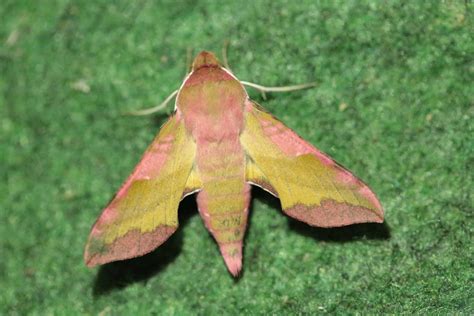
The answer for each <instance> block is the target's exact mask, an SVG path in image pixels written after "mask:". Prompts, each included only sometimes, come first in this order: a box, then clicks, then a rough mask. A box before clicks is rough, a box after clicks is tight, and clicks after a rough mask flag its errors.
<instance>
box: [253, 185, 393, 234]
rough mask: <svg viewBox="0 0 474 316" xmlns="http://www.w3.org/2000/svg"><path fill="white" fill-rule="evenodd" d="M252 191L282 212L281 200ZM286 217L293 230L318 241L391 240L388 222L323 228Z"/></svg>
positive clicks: (256, 196)
mask: <svg viewBox="0 0 474 316" xmlns="http://www.w3.org/2000/svg"><path fill="white" fill-rule="evenodd" d="M252 189H253V190H252V194H253V196H254V197H255V198H257V199H259V200H260V201H261V202H263V203H265V204H266V205H267V206H268V207H271V208H275V209H278V210H280V211H281V205H280V200H278V198H276V197H274V196H273V195H271V194H270V193H268V192H266V191H264V190H262V189H260V188H256V187H253V188H252ZM282 213H283V212H282ZM283 214H284V213H283ZM284 215H285V214H284ZM285 216H286V217H287V219H288V226H289V228H290V229H291V230H293V231H295V232H297V233H299V234H301V235H303V236H306V237H310V238H313V239H315V240H317V241H325V242H340V243H343V242H350V241H354V240H359V239H363V238H365V239H370V240H387V239H390V236H391V235H390V227H389V226H388V224H387V222H383V223H382V224H378V223H362V224H353V225H349V226H343V227H333V228H322V227H314V226H310V225H308V224H306V223H303V222H300V221H298V220H296V219H294V218H291V217H289V216H287V215H285Z"/></svg>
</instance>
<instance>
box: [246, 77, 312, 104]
mask: <svg viewBox="0 0 474 316" xmlns="http://www.w3.org/2000/svg"><path fill="white" fill-rule="evenodd" d="M240 83H241V84H243V85H244V86H247V87H251V88H254V89H257V90H258V91H260V93H261V94H262V98H263V99H264V100H266V99H267V96H266V94H265V92H290V91H297V90H303V89H308V88H312V87H315V86H316V82H309V83H302V84H297V85H292V86H281V87H265V86H261V85H259V84H256V83H252V82H248V81H241V82H240Z"/></svg>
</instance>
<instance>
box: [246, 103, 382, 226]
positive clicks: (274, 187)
mask: <svg viewBox="0 0 474 316" xmlns="http://www.w3.org/2000/svg"><path fill="white" fill-rule="evenodd" d="M241 142H242V145H243V147H244V149H245V151H246V154H247V169H246V175H247V181H249V182H250V183H252V184H255V185H258V186H260V187H262V188H263V189H265V190H267V191H269V192H270V193H272V194H274V195H275V196H277V197H278V198H279V199H280V201H281V205H282V208H283V211H284V212H285V213H286V214H288V215H289V216H291V217H294V218H296V219H298V220H300V221H302V222H305V223H307V224H309V225H312V226H319V227H338V226H344V225H350V224H355V223H365V222H376V223H381V222H383V218H384V213H383V210H382V206H381V205H380V203H379V201H378V200H377V198H376V196H375V194H374V193H373V192H372V191H371V190H370V188H369V187H368V186H367V185H365V184H364V183H363V182H362V181H361V180H359V179H358V178H356V177H355V176H354V175H353V174H351V173H350V172H349V171H348V170H346V169H344V168H343V167H342V166H340V165H338V164H337V163H336V162H335V161H333V160H332V159H331V158H330V157H328V156H327V155H326V154H324V153H322V152H320V151H319V150H317V149H316V148H315V147H313V146H312V145H310V144H309V143H307V142H306V141H304V140H303V139H302V138H300V137H299V136H298V135H297V134H296V133H295V132H293V131H292V130H291V129H289V128H288V127H286V126H285V125H284V124H283V123H281V122H280V121H278V120H277V119H276V118H274V117H273V116H272V115H270V114H269V113H266V112H264V111H261V110H260V109H258V108H257V107H256V106H255V105H253V104H251V103H248V104H247V113H246V119H245V129H244V132H243V133H242V135H241Z"/></svg>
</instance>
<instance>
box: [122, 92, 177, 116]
mask: <svg viewBox="0 0 474 316" xmlns="http://www.w3.org/2000/svg"><path fill="white" fill-rule="evenodd" d="M178 91H179V90H174V91H173V92H172V93H171V94H170V95H169V96H168V97H167V98H166V99H165V100H164V101H163V102H161V103H160V104H158V105H157V106H154V107H152V108H148V109H143V110H137V111H131V112H127V113H126V114H127V115H135V116H141V115H149V114H153V113H155V112H158V111H161V110H163V109H164V108H165V107H166V106H167V105H168V103H169V102H170V101H171V100H172V99H173V98H174V97H175V96H176V95H177V94H178Z"/></svg>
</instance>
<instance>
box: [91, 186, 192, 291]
mask: <svg viewBox="0 0 474 316" xmlns="http://www.w3.org/2000/svg"><path fill="white" fill-rule="evenodd" d="M195 200H196V199H195V197H194V196H193V195H192V196H189V197H186V198H185V199H184V200H183V201H181V203H180V206H179V210H178V219H179V226H180V227H179V228H178V230H177V231H176V232H175V233H174V234H173V235H172V236H171V237H170V238H169V239H168V240H167V241H166V242H165V243H163V244H162V245H161V246H159V247H158V248H157V249H155V250H154V251H153V252H151V253H149V254H146V255H144V256H141V257H138V258H133V259H129V260H124V261H117V262H111V263H108V264H105V265H103V266H101V267H100V268H99V272H98V273H97V276H96V278H95V280H94V286H93V290H92V294H93V296H94V297H100V296H103V295H106V294H108V293H109V292H112V291H114V290H120V289H123V288H125V287H127V286H128V285H130V284H134V283H137V282H147V281H148V279H150V278H151V277H153V276H154V275H156V274H158V273H160V272H161V271H163V270H165V269H166V267H167V266H168V265H169V264H170V263H172V262H173V261H174V260H175V259H176V258H177V256H178V255H179V253H180V252H181V249H182V245H183V232H184V229H183V227H184V226H186V225H187V223H188V222H189V220H190V219H191V217H192V216H194V215H195V214H196V213H197V206H196V202H195Z"/></svg>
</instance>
